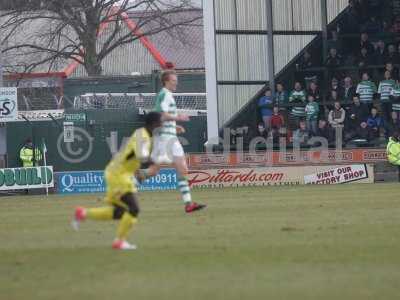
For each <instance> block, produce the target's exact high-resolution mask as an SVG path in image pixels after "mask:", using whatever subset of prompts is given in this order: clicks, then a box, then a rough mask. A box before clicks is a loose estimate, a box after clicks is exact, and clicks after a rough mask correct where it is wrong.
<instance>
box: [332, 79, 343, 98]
mask: <svg viewBox="0 0 400 300" xmlns="http://www.w3.org/2000/svg"><path fill="white" fill-rule="evenodd" d="M331 91H335V92H336V93H337V97H338V98H342V95H343V89H342V87H341V86H340V84H339V80H338V79H337V78H336V77H333V78H332V80H331V87H330V91H329V95H331Z"/></svg>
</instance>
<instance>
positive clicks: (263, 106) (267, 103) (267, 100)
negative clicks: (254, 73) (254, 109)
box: [258, 89, 273, 130]
mask: <svg viewBox="0 0 400 300" xmlns="http://www.w3.org/2000/svg"><path fill="white" fill-rule="evenodd" d="M272 106H273V99H272V95H271V90H269V89H268V90H267V91H266V92H265V95H264V96H262V97H261V98H260V100H258V107H259V109H260V113H261V118H262V120H263V122H264V125H265V128H266V129H267V130H269V129H270V127H271V125H270V123H271V116H272Z"/></svg>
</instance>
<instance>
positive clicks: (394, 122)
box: [385, 111, 400, 138]
mask: <svg viewBox="0 0 400 300" xmlns="http://www.w3.org/2000/svg"><path fill="white" fill-rule="evenodd" d="M385 125H386V138H388V137H389V136H391V135H392V134H393V132H395V131H400V119H399V118H398V115H397V112H395V111H394V112H392V115H391V118H390V120H389V122H386V123H385Z"/></svg>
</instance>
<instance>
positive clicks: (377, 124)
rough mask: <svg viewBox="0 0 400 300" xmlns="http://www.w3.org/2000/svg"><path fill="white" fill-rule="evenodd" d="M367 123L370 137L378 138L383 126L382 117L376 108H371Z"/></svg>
mask: <svg viewBox="0 0 400 300" xmlns="http://www.w3.org/2000/svg"><path fill="white" fill-rule="evenodd" d="M367 124H368V128H369V129H370V136H371V139H376V138H379V137H380V135H381V132H382V131H383V130H384V128H385V127H384V122H383V119H382V118H381V117H380V116H379V115H378V110H377V109H376V108H375V107H373V108H372V109H371V115H370V116H369V118H368V119H367Z"/></svg>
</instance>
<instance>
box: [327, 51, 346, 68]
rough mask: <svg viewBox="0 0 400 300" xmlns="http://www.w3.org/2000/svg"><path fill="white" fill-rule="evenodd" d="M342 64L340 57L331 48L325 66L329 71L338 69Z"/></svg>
mask: <svg viewBox="0 0 400 300" xmlns="http://www.w3.org/2000/svg"><path fill="white" fill-rule="evenodd" d="M341 64H342V57H341V56H340V55H339V54H338V53H337V49H335V48H331V49H330V50H329V55H328V58H327V59H326V62H325V66H326V67H328V68H331V69H334V68H337V67H340V65H341Z"/></svg>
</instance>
